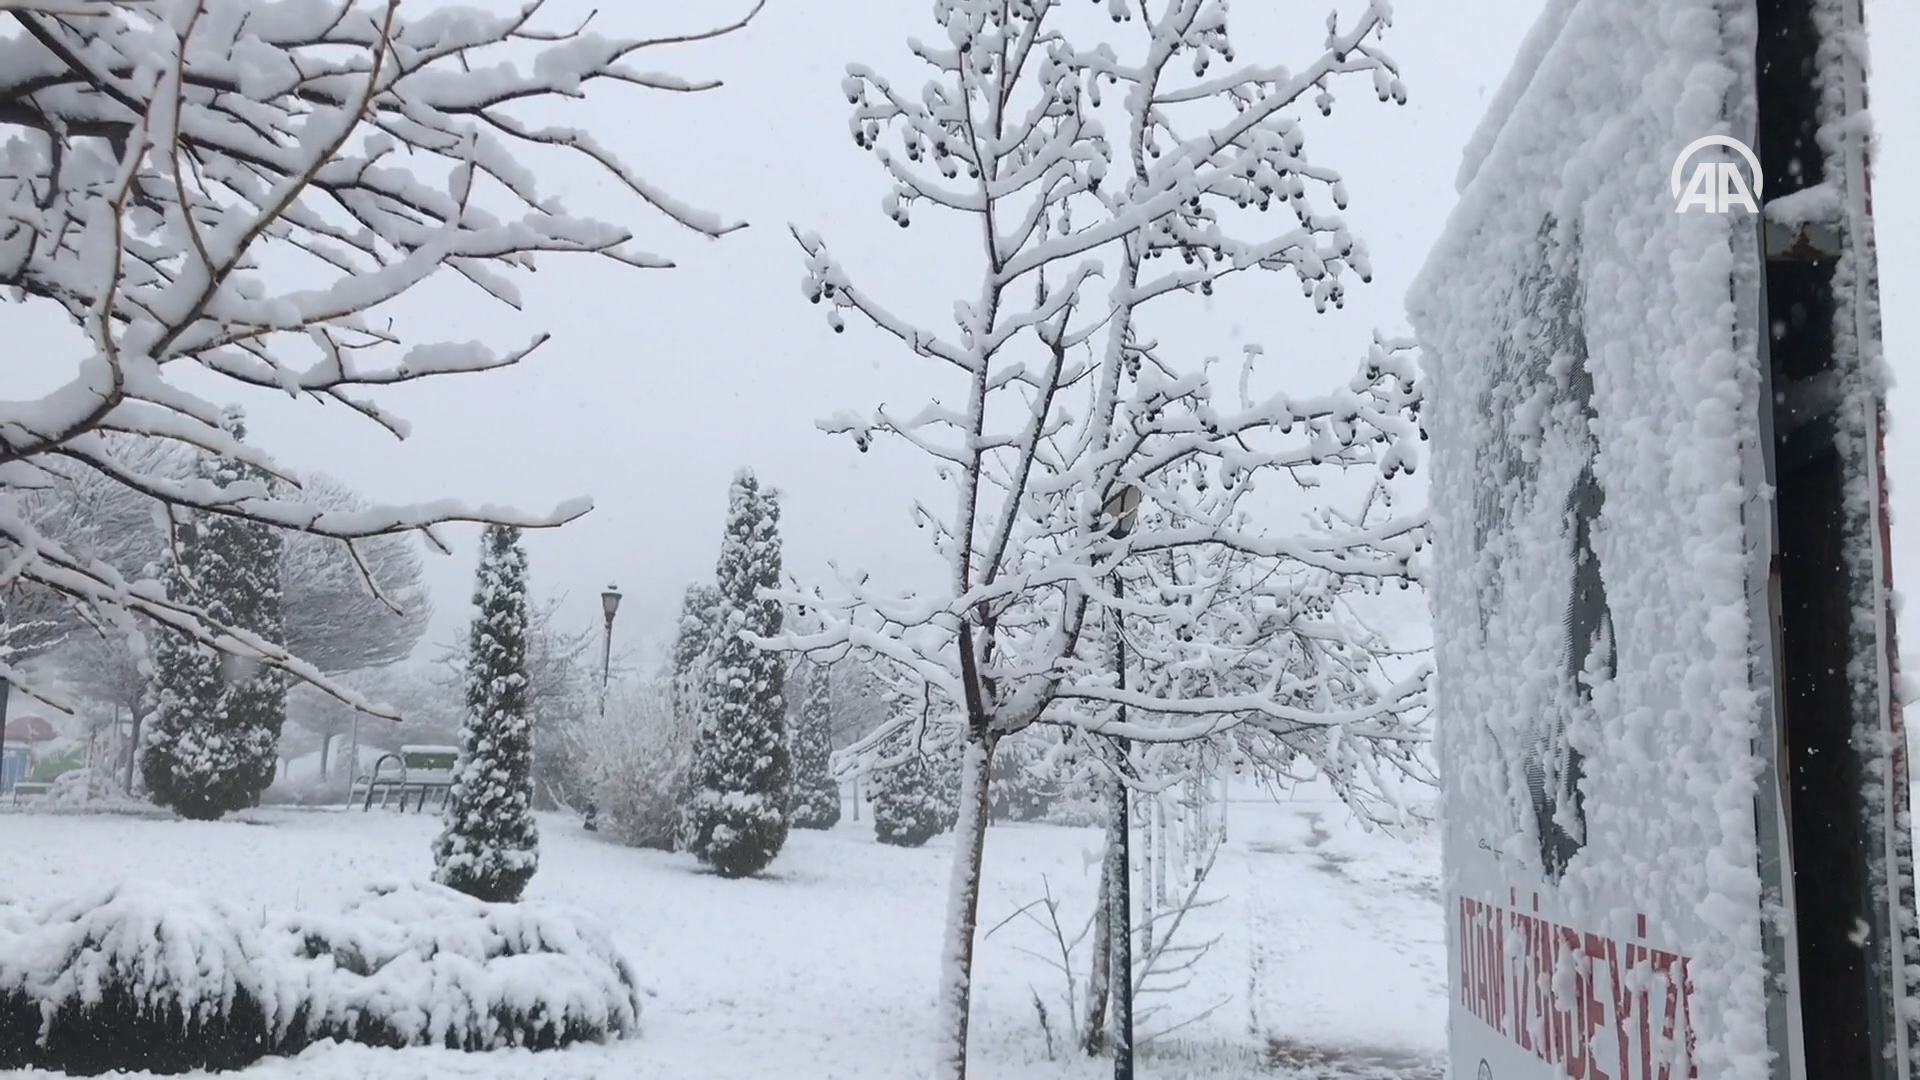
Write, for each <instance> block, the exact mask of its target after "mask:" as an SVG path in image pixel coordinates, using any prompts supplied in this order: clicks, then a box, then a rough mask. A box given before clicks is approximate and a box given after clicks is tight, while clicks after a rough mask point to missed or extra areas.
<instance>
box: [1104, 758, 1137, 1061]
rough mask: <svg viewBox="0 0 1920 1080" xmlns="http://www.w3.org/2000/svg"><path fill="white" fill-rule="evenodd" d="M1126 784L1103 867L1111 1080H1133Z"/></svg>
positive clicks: (1116, 802) (1116, 799)
mask: <svg viewBox="0 0 1920 1080" xmlns="http://www.w3.org/2000/svg"><path fill="white" fill-rule="evenodd" d="M1115 742H1116V743H1118V749H1119V754H1118V757H1119V759H1120V760H1121V761H1125V760H1126V753H1127V749H1126V740H1124V739H1118V740H1115ZM1131 801H1132V800H1130V799H1128V798H1127V784H1126V781H1125V780H1123V779H1120V778H1119V777H1116V778H1115V783H1114V795H1113V828H1114V830H1115V835H1114V841H1113V844H1112V845H1111V846H1110V847H1109V848H1108V852H1107V860H1108V862H1107V865H1108V866H1109V867H1110V868H1111V870H1112V876H1111V878H1110V881H1109V892H1108V896H1107V911H1108V915H1107V918H1108V920H1109V924H1110V928H1109V930H1108V932H1107V933H1108V937H1109V939H1110V940H1111V942H1112V953H1113V957H1112V959H1111V960H1109V961H1107V963H1108V965H1109V967H1108V971H1107V984H1108V986H1109V987H1111V989H1109V990H1108V991H1107V993H1108V996H1109V998H1110V1001H1109V1003H1108V1006H1107V1007H1108V1008H1109V1009H1110V1010H1112V1012H1113V1023H1112V1025H1111V1026H1112V1028H1113V1080H1133V887H1132V886H1133V880H1132V879H1133V868H1132V866H1131V861H1132V860H1131V859H1130V858H1129V852H1128V847H1129V846H1130V842H1131V840H1132V834H1133V828H1132V824H1133V823H1132V821H1131V820H1130V819H1131V817H1132V814H1131V812H1130V809H1129V807H1128V803H1129V802H1131Z"/></svg>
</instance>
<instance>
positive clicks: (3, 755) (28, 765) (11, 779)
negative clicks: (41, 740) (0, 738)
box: [0, 740, 33, 791]
mask: <svg viewBox="0 0 1920 1080" xmlns="http://www.w3.org/2000/svg"><path fill="white" fill-rule="evenodd" d="M32 775H33V747H32V746H30V745H29V744H27V743H24V742H13V741H12V740H7V741H4V742H0V791H12V790H13V785H15V784H17V783H20V782H21V781H22V780H25V779H27V778H28V777H29V776H32Z"/></svg>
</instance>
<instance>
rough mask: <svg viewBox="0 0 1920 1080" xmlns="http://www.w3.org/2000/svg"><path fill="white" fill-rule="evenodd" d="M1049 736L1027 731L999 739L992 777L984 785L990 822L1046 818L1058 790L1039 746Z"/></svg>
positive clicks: (995, 751) (994, 756) (994, 754)
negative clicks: (986, 784)
mask: <svg viewBox="0 0 1920 1080" xmlns="http://www.w3.org/2000/svg"><path fill="white" fill-rule="evenodd" d="M1050 735H1052V733H1051V732H1040V731H1036V730H1034V729H1032V728H1029V729H1028V730H1026V731H1022V732H1020V733H1018V734H1016V735H1010V736H1007V737H1006V738H1003V739H1001V740H1000V741H999V743H998V744H997V745H996V746H995V747H994V750H993V776H992V779H991V781H990V783H989V785H988V791H989V792H990V793H991V801H990V803H989V806H988V812H989V814H990V816H991V818H992V820H994V821H1038V820H1040V819H1041V818H1042V817H1043V816H1045V815H1046V812H1047V808H1048V807H1049V806H1051V805H1052V804H1053V800H1054V797H1055V794H1056V792H1057V790H1058V785H1057V784H1056V783H1055V781H1054V779H1053V777H1052V776H1051V775H1050V769H1049V768H1048V763H1047V760H1046V755H1045V752H1044V747H1042V745H1041V742H1042V739H1043V738H1046V737H1047V736H1050ZM1056 738H1057V737H1056Z"/></svg>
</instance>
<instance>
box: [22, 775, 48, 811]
mask: <svg viewBox="0 0 1920 1080" xmlns="http://www.w3.org/2000/svg"><path fill="white" fill-rule="evenodd" d="M51 790H53V785H52V784H42V783H36V782H34V781H31V780H22V781H21V782H20V783H18V784H15V785H13V802H14V805H16V806H18V805H19V804H20V803H23V802H25V801H27V800H28V799H37V798H40V797H41V796H42V795H45V794H46V793H47V792H49V791H51Z"/></svg>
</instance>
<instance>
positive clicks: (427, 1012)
mask: <svg viewBox="0 0 1920 1080" xmlns="http://www.w3.org/2000/svg"><path fill="white" fill-rule="evenodd" d="M639 1009H640V1005H639V999H638V996H637V994H636V991H635V987H634V980H633V973H632V971H631V969H630V968H629V967H628V966H627V964H626V962H625V961H624V960H622V959H621V958H620V956H619V954H618V953H617V952H615V950H614V948H613V945H612V941H611V938H610V937H609V936H608V934H607V932H606V930H605V928H604V927H602V926H601V925H600V924H599V923H598V922H597V921H596V920H594V919H593V918H592V917H591V916H588V915H584V914H582V913H578V912H574V911H572V910H569V909H564V908H549V907H544V906H541V905H537V904H514V905H506V904H487V903H484V902H482V901H478V900H474V899H472V898H470V897H467V896H465V895H463V894H461V893H458V892H455V891H453V890H451V889H447V888H443V887H441V886H438V885H426V884H421V885H383V886H379V887H376V888H374V889H373V890H371V891H370V892H369V893H368V894H367V895H365V896H363V897H362V898H361V899H359V900H357V901H355V902H353V903H351V904H349V905H348V906H347V907H345V908H344V909H343V910H341V911H338V912H334V913H316V912H298V913H293V914H288V915H282V916H279V917H275V918H270V919H265V920H263V919H262V918H261V917H259V916H258V915H257V914H254V913H249V912H243V911H240V910H238V909H237V908H234V907H232V906H230V905H228V904H225V903H223V902H221V901H220V900H218V899H215V898H213V897H209V896H205V895H202V894H198V893H193V892H188V891H185V890H181V889H178V888H175V887H172V886H168V885H163V884H158V883H139V884H133V883H123V884H117V885H112V886H107V887H104V888H100V889H96V890H94V891H92V892H89V893H84V894H81V895H79V896H76V897H72V898H69V899H64V900H59V901H54V902H48V903H41V904H33V905H14V904H0V1068H6V1069H16V1068H27V1067H40V1068H54V1069H61V1070H64V1071H67V1072H70V1073H77V1074H82V1075H93V1074H98V1073H101V1072H106V1071H109V1070H114V1069H144V1070H149V1071H152V1072H161V1073H166V1072H182V1071H186V1070H189V1069H196V1068H209V1069H232V1068H238V1067H241V1066H244V1065H246V1064H247V1063H249V1062H251V1061H254V1060H257V1059H258V1058H260V1057H262V1056H265V1055H268V1054H290V1053H296V1052H298V1051H299V1050H301V1049H303V1048H304V1047H306V1046H309V1045H311V1044H313V1043H316V1042H322V1041H327V1040H339V1041H351V1042H360V1043H366V1044H370V1045H375V1046H390V1047H400V1046H427V1045H433V1046H445V1047H449V1048H452V1049H461V1050H491V1049H496V1048H502V1047H527V1048H530V1049H535V1050H544V1049H552V1048H555V1047H560V1046H565V1045H568V1044H570V1043H574V1042H580V1041H589V1040H591V1041H598V1040H603V1039H606V1038H609V1037H618V1036H621V1035H625V1034H628V1033H630V1032H632V1031H633V1030H634V1029H635V1027H636V1025H637V1023H638V1020H639Z"/></svg>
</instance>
